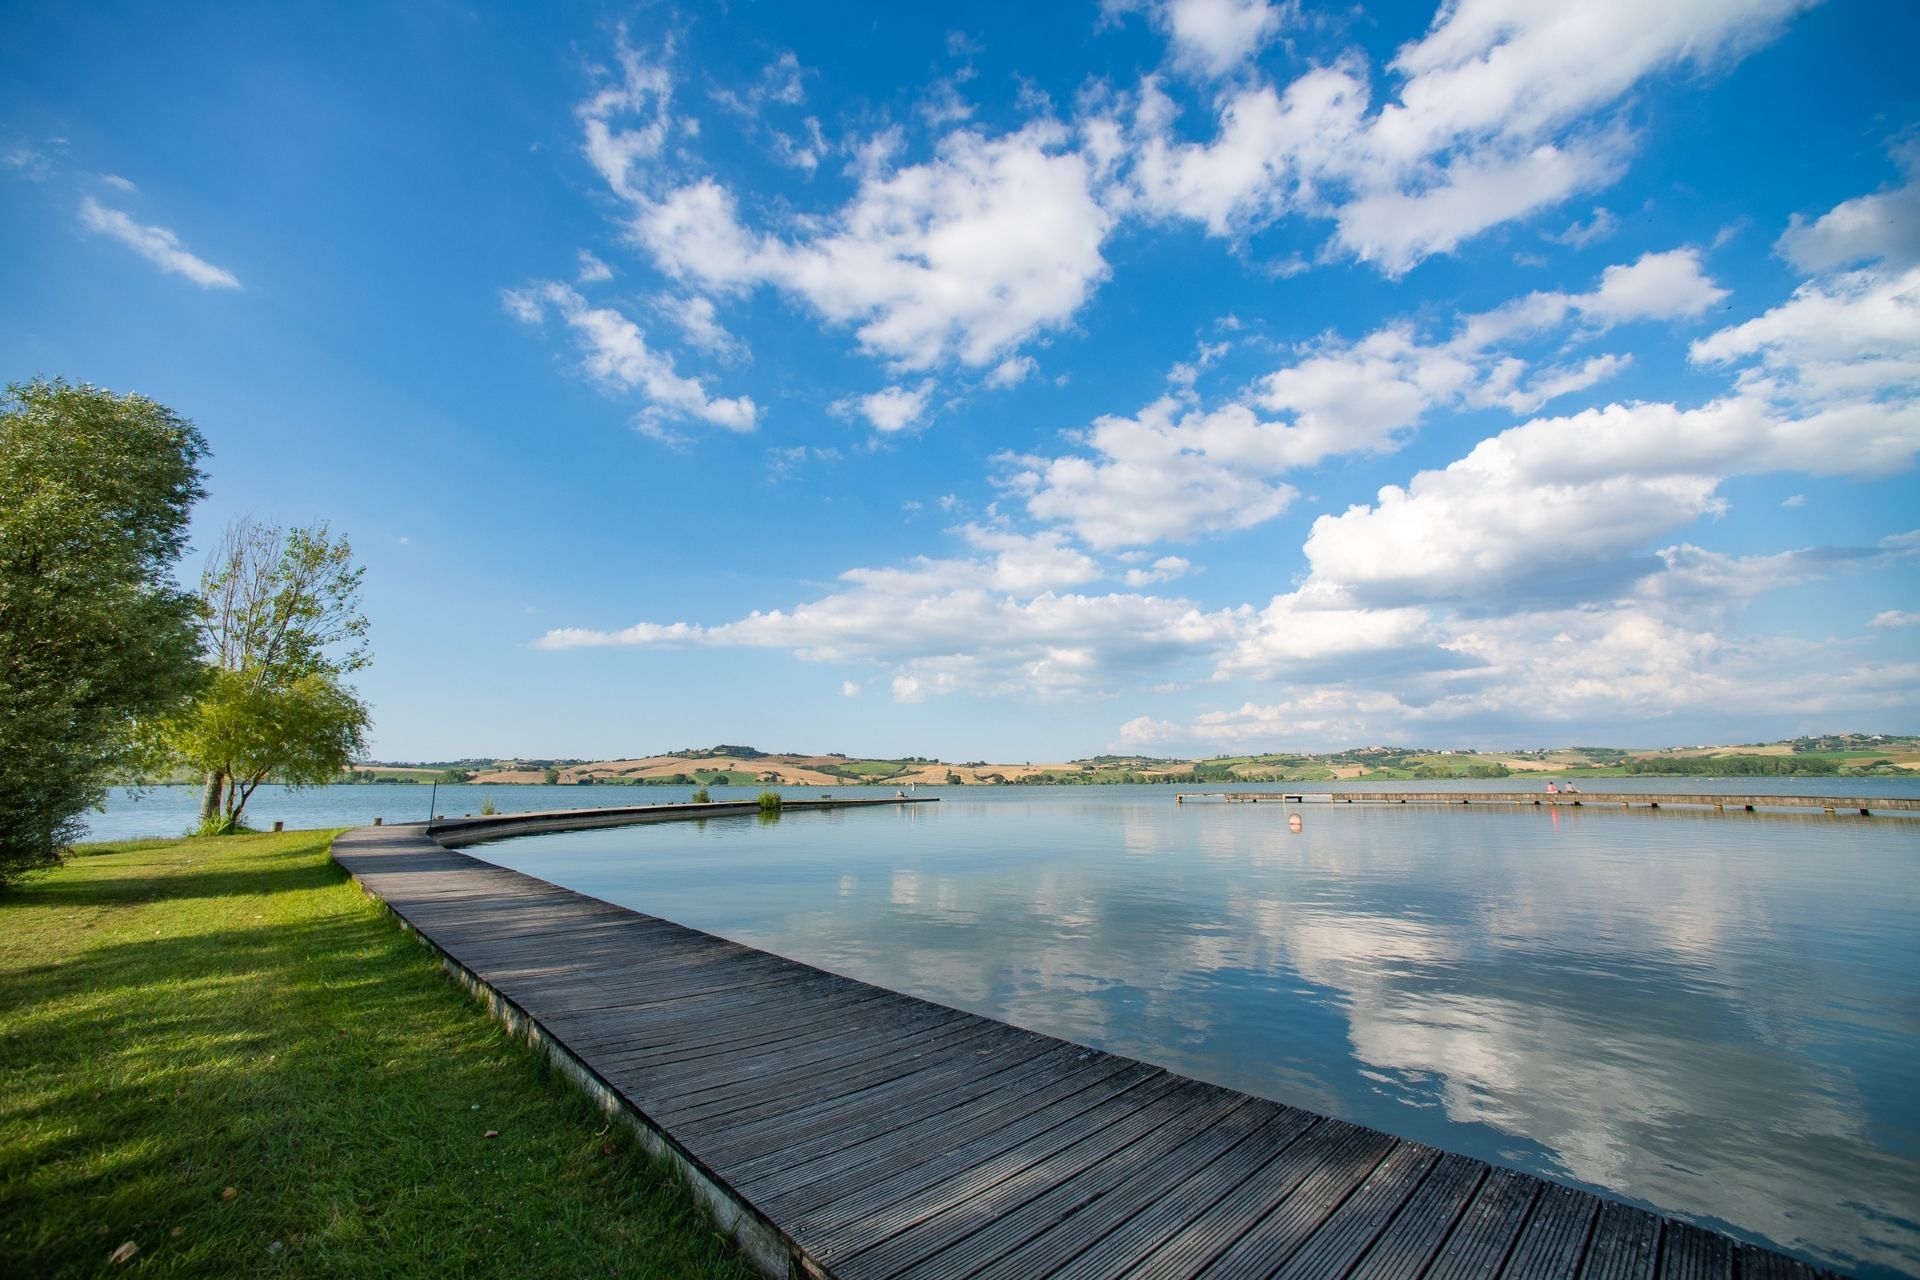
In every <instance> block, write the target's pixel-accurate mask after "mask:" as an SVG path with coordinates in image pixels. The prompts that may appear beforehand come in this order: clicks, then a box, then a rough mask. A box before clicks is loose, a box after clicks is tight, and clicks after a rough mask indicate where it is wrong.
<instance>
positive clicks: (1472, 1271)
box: [1422, 1169, 1546, 1280]
mask: <svg viewBox="0 0 1920 1280" xmlns="http://www.w3.org/2000/svg"><path fill="white" fill-rule="evenodd" d="M1545 1185H1546V1184H1545V1183H1543V1182H1541V1181H1540V1180H1539V1179H1538V1178H1529V1177H1528V1176H1527V1175H1526V1174H1524V1173H1515V1172H1514V1171H1513V1170H1511V1169H1495V1170H1494V1171H1493V1172H1492V1173H1490V1174H1488V1175H1487V1177H1486V1180H1485V1181H1484V1182H1482V1183H1481V1184H1480V1191H1479V1194H1477V1195H1475V1196H1474V1198H1473V1203H1472V1204H1469V1205H1468V1206H1467V1211H1466V1212H1465V1213H1463V1214H1461V1215H1460V1220H1459V1222H1458V1223H1456V1224H1455V1226H1454V1229H1453V1234H1452V1235H1450V1236H1448V1237H1447V1242H1446V1244H1444V1245H1442V1246H1441V1248H1440V1252H1439V1254H1438V1256H1436V1257H1435V1258H1434V1260H1433V1262H1432V1263H1431V1264H1430V1265H1429V1266H1428V1268H1427V1269H1426V1271H1424V1272H1423V1273H1422V1274H1423V1275H1426V1276H1429V1277H1432V1280H1479V1278H1480V1277H1485V1276H1490V1275H1495V1274H1497V1273H1498V1272H1499V1270H1500V1264H1501V1263H1502V1262H1504V1261H1505V1260H1506V1256H1507V1251H1508V1250H1509V1249H1511V1248H1512V1247H1513V1242H1514V1241H1515V1240H1516V1239H1518V1238H1519V1235H1520V1228H1521V1227H1522V1226H1524V1225H1525V1224H1526V1220H1527V1214H1528V1213H1529V1212H1530V1211H1531V1210H1532V1208H1533V1201H1534V1198H1535V1197H1536V1196H1538V1195H1539V1194H1540V1192H1541V1190H1542V1188H1543V1187H1544V1186H1545Z"/></svg>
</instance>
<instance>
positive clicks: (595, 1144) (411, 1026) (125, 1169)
mask: <svg viewBox="0 0 1920 1280" xmlns="http://www.w3.org/2000/svg"><path fill="white" fill-rule="evenodd" d="M332 835H333V833H332V832H310V831H300V832H290V833H287V834H285V835H261V836H231V837H226V838H224V839H201V840H165V841H143V842H138V843H127V844H116V845H101V846H93V847H91V848H89V849H87V850H85V851H84V852H83V856H80V857H77V858H75V859H73V860H72V861H70V862H69V863H68V864H67V865H66V866H65V867H62V868H60V869H59V870H57V871H54V872H52V873H50V874H48V875H45V876H43V877H39V878H36V879H34V880H31V881H29V882H28V884H27V885H26V887H24V888H22V889H18V890H15V891H13V892H11V893H7V894H0V1276H51V1275H92V1274H98V1273H101V1272H114V1273H120V1272H135V1271H151V1272H168V1273H173V1274H181V1275H188V1274H191V1275H241V1274H245V1275H254V1274H260V1275H269V1274H289V1275H327V1276H333V1275H367V1276H388V1275H420V1276H426V1275H433V1276H440V1275H449V1276H458V1275H509V1276H515V1277H519V1276H539V1275H551V1276H574V1275H587V1274H597V1275H613V1274H620V1275H657V1276H670V1275H671V1276H739V1277H749V1276H753V1275H755V1274H757V1273H755V1272H754V1271H753V1270H752V1269H751V1268H750V1267H749V1266H748V1265H747V1264H746V1262H745V1261H744V1260H743V1259H742V1257H741V1256H740V1255H739V1254H738V1252H737V1251H736V1250H735V1249H734V1247H733V1245H732V1242H731V1241H729V1240H727V1239H726V1238H725V1237H723V1236H722V1235H720V1234H719V1232H718V1231H717V1230H716V1229H715V1228H714V1227H713V1225H712V1223H711V1222H710V1221H709V1220H708V1219H707V1217H706V1216H705V1214H704V1213H703V1212H702V1211H701V1210H700V1209H699V1208H698V1207H697V1206H696V1205H695V1204H694V1203H693V1201H692V1200H691V1198H690V1197H689V1196H688V1195H687V1194H686V1192H685V1190H684V1189H683V1188H682V1187H681V1185H680V1184H679V1183H678V1182H677V1181H676V1180H675V1179H674V1177H673V1175H672V1173H671V1172H670V1171H669V1170H668V1169H667V1168H666V1167H665V1166H664V1165H661V1164H657V1163H655V1162H653V1161H652V1160H651V1159H650V1158H649V1157H648V1156H647V1155H646V1154H645V1153H644V1152H642V1151H641V1150H640V1149H639V1148H638V1146H637V1145H636V1144H635V1143H634V1142H633V1141H632V1140H631V1139H630V1138H629V1137H628V1136H627V1134H626V1133H625V1131H624V1130H623V1129H622V1128H620V1127H618V1126H610V1125H609V1124H608V1122H607V1121H606V1120H605V1119H604V1118H603V1117H602V1116H601V1115H600V1113H599V1112H598V1111H597V1110H596V1109H595V1108H594V1107H593V1106H592V1105H591V1104H590V1103H588V1102H587V1101H586V1099H584V1098H583V1097H581V1096H580V1095H579V1094H577V1093H575V1092H574V1091H573V1090H572V1089H571V1088H570V1087H569V1086H568V1085H567V1084H566V1083H565V1082H564V1081H563V1080H562V1079H561V1078H560V1077H559V1076H557V1075H553V1074H550V1073H549V1071H548V1069H547V1068H546V1066H545V1063H544V1061H543V1060H542V1059H540V1058H539V1057H538V1056H537V1055H536V1054H534V1053H533V1052H531V1051H530V1050H528V1049H526V1048H525V1047H524V1046H522V1045H520V1044H518V1043H515V1042H514V1041H512V1040H511V1039H509V1038H508V1037H507V1036H506V1034H505V1033H504V1032H503V1031H502V1030H501V1029H500V1027H499V1026H498V1025H497V1024H496V1023H494V1022H493V1021H492V1020H491V1019H490V1018H488V1017H487V1016H486V1014H485V1013H484V1012H483V1011H482V1009H481V1008H480V1006H479V1005H477V1004H475V1003H474V1002H472V1001H470V1000H469V999H468V998H467V997H466V995H465V994H464V993H463V992H462V991H461V990H460V989H459V988H457V987H455V986H454V985H453V984H452V983H451V982H450V981H448V980H447V979H446V978H445V977H444V976H442V973H441V970H440V968H439V966H438V964H437V963H436V962H435V961H434V960H433V959H432V958H431V956H430V954H429V953H428V951H427V950H426V949H425V948H423V947H422V946H420V945H419V943H418V942H416V941H414V940H413V939H412V938H411V937H410V936H408V935H406V934H404V933H402V932H401V931H400V929H399V928H398V927H397V925H395V924H394V923H393V922H392V921H391V920H390V919H389V918H387V917H386V916H385V915H384V913H383V912H382V910H381V909H380V908H379V907H378V906H376V905H375V904H374V903H373V902H372V901H371V900H369V899H368V898H366V897H365V896H364V895H362V894H361V892H360V891H359V889H358V888H356V887H355V886H354V885H353V884H352V883H351V882H350V881H349V880H348V879H347V878H346V875H345V873H344V872H342V871H341V870H340V869H339V868H338V867H336V866H334V864H333V863H332V862H331V861H330V860H329V858H328V856H327V849H328V846H329V844H330V843H331V840H332ZM490 1131H492V1132H494V1133H495V1134H497V1136H493V1137H489V1136H487V1135H488V1133H489V1132H490ZM126 1242H131V1243H132V1244H133V1245H134V1246H135V1247H136V1248H137V1250H138V1251H137V1253H135V1254H134V1256H133V1258H132V1260H131V1261H129V1262H125V1263H123V1264H119V1265H115V1264H113V1263H111V1262H110V1261H109V1257H110V1255H113V1254H114V1252H115V1251H116V1250H117V1249H120V1248H121V1246H122V1245H123V1244H124V1243H126Z"/></svg>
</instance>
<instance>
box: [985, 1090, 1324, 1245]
mask: <svg viewBox="0 0 1920 1280" xmlns="http://www.w3.org/2000/svg"><path fill="white" fill-rule="evenodd" d="M1285 1110H1287V1109H1286V1108H1283V1107H1281V1106H1280V1105H1279V1104H1278V1103H1273V1102H1267V1101H1265V1100H1263V1099H1259V1098H1249V1099H1247V1100H1246V1102H1245V1105H1243V1106H1240V1107H1237V1108H1235V1109H1234V1110H1232V1111H1230V1112H1228V1113H1227V1114H1226V1115H1224V1116H1222V1117H1221V1118H1220V1119H1219V1121H1217V1122H1216V1123H1214V1124H1210V1125H1208V1126H1206V1127H1205V1128H1204V1129H1201V1130H1200V1131H1199V1132H1198V1133H1196V1134H1194V1135H1193V1136H1191V1137H1189V1138H1186V1139H1185V1140H1183V1141H1181V1142H1180V1143H1179V1144H1178V1145H1177V1146H1175V1147H1174V1148H1173V1149H1172V1150H1170V1151H1168V1152H1167V1153H1166V1154H1165V1155H1164V1156H1162V1157H1161V1158H1160V1159H1157V1160H1154V1161H1152V1162H1151V1163H1146V1164H1143V1165H1141V1167H1139V1168H1137V1169H1135V1170H1133V1171H1132V1172H1130V1173H1129V1174H1127V1176H1126V1177H1124V1178H1123V1179H1121V1180H1120V1182H1118V1183H1117V1184H1116V1185H1114V1186H1113V1187H1112V1188H1111V1189H1110V1190H1107V1191H1106V1192H1104V1193H1103V1194H1102V1195H1100V1197H1099V1198H1098V1199H1096V1200H1094V1201H1092V1202H1091V1203H1089V1204H1086V1205H1084V1206H1081V1207H1079V1208H1077V1209H1076V1210H1075V1211H1074V1213H1073V1214H1072V1215H1071V1216H1068V1217H1064V1218H1062V1219H1061V1220H1060V1221H1059V1222H1057V1223H1055V1224H1054V1225H1052V1226H1050V1227H1048V1228H1047V1229H1046V1230H1044V1231H1042V1232H1041V1233H1039V1234H1038V1235H1035V1236H1033V1237H1032V1238H1031V1239H1029V1240H1028V1241H1027V1242H1026V1243H1025V1244H1023V1245H1021V1246H1020V1247H1019V1248H1017V1249H1013V1250H1009V1251H1008V1252H1007V1253H1005V1254H1002V1255H1001V1256H1000V1257H999V1258H996V1259H995V1260H994V1261H993V1262H992V1263H991V1264H990V1265H988V1266H986V1267H984V1268H982V1269H981V1270H980V1271H978V1272H977V1273H975V1275H974V1280H1026V1278H1027V1277H1029V1276H1036V1275H1049V1276H1059V1275H1064V1274H1066V1273H1067V1270H1068V1268H1069V1267H1070V1266H1071V1264H1073V1263H1075V1262H1077V1261H1079V1260H1080V1259H1083V1258H1085V1257H1086V1256H1087V1255H1088V1254H1089V1253H1090V1252H1091V1251H1093V1250H1096V1249H1099V1248H1102V1247H1106V1246H1117V1248H1118V1250H1119V1253H1118V1254H1116V1256H1122V1255H1124V1256H1135V1255H1137V1254H1138V1253H1139V1252H1140V1251H1141V1249H1140V1245H1139V1241H1140V1240H1141V1239H1143V1238H1145V1234H1146V1233H1147V1232H1150V1231H1152V1230H1153V1227H1152V1224H1151V1223H1150V1222H1148V1221H1147V1219H1148V1218H1149V1217H1150V1215H1152V1214H1153V1213H1154V1211H1155V1210H1157V1209H1159V1208H1161V1207H1162V1206H1164V1205H1165V1204H1166V1203H1167V1202H1168V1201H1169V1200H1170V1199H1172V1198H1175V1197H1177V1196H1179V1195H1180V1193H1181V1192H1183V1191H1186V1190H1188V1189H1189V1188H1192V1187H1194V1186H1195V1185H1196V1184H1206V1185H1210V1186H1213V1187H1217V1188H1218V1192H1217V1194H1221V1195H1224V1194H1226V1192H1227V1191H1229V1190H1231V1189H1232V1188H1233V1187H1234V1186H1236V1185H1238V1183H1239V1182H1240V1181H1241V1180H1242V1179H1244V1178H1245V1176H1246V1175H1247V1174H1248V1173H1250V1172H1252V1170H1253V1169H1254V1168H1256V1167H1258V1164H1259V1163H1260V1162H1261V1161H1260V1159H1259V1156H1260V1154H1262V1153H1264V1154H1267V1155H1270V1154H1271V1152H1272V1150H1273V1148H1272V1146H1271V1145H1270V1143H1269V1142H1268V1141H1266V1140H1265V1139H1267V1138H1268V1137H1269V1133H1268V1132H1267V1131H1265V1130H1266V1126H1268V1125H1270V1124H1271V1123H1272V1122H1273V1121H1274V1119H1275V1118H1276V1117H1278V1116H1279V1115H1280V1114H1281V1113H1282V1112H1283V1111H1285ZM1300 1121H1301V1123H1302V1124H1303V1125H1304V1124H1305V1121H1306V1117H1305V1116H1301V1117H1300ZM1256 1135H1259V1137H1260V1138H1261V1139H1262V1140H1260V1141H1250V1140H1252V1139H1254V1138H1255V1136H1256ZM1249 1146H1251V1147H1253V1148H1254V1151H1255V1154H1254V1157H1253V1158H1252V1159H1248V1158H1247V1157H1246V1156H1244V1155H1240V1157H1239V1158H1238V1159H1236V1158H1235V1157H1236V1155H1237V1154H1239V1153H1241V1152H1242V1151H1243V1150H1245V1149H1246V1148H1248V1147H1249ZM1169 1229H1170V1228H1169ZM1129 1234H1131V1239H1128V1238H1126V1237H1127V1236H1128V1235H1129ZM1096 1265H1099V1266H1100V1269H1099V1270H1098V1271H1097V1272H1096V1274H1106V1273H1107V1272H1109V1271H1111V1270H1112V1269H1113V1268H1112V1263H1111V1262H1108V1263H1105V1264H1096Z"/></svg>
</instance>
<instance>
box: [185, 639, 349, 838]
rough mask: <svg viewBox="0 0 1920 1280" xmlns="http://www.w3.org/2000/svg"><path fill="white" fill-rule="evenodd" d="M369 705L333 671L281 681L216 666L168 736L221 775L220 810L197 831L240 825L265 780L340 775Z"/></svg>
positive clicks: (291, 781) (292, 782)
mask: <svg viewBox="0 0 1920 1280" xmlns="http://www.w3.org/2000/svg"><path fill="white" fill-rule="evenodd" d="M367 722H368V718H367V708H366V705H365V704H364V703H362V702H361V701H360V700H359V699H358V698H356V697H355V696H354V694H353V691H352V690H351V689H349V688H347V687H346V686H345V685H344V684H342V683H340V681H339V680H338V679H337V678H336V677H334V676H331V675H328V674H325V673H321V672H310V673H308V674H306V675H303V676H300V677H298V678H297V679H294V680H292V681H289V682H285V683H277V682H271V681H262V680H257V679H254V678H253V677H252V675H251V674H250V673H248V672H246V671H221V672H217V673H215V675H214V678H213V683H212V685H211V687H209V688H208V689H207V691H206V692H205V693H203V694H202V695H201V696H200V698H199V700H198V701H197V702H196V703H195V704H194V705H193V707H192V708H191V709H190V710H189V711H188V712H187V713H186V714H185V715H182V716H180V717H179V718H178V719H177V721H176V722H175V724H174V727H173V729H172V731H171V733H170V735H169V737H170V741H171V743H172V745H173V749H174V751H175V752H176V753H177V754H178V755H179V756H180V757H181V758H182V759H185V760H187V761H190V762H191V763H193V764H194V765H196V766H198V767H199V768H202V769H205V770H207V771H208V772H210V773H216V774H218V775H219V776H220V777H221V778H223V779H225V782H226V785H225V796H224V803H223V808H222V810H221V812H219V813H218V814H215V815H212V820H211V821H208V819H206V818H203V819H202V829H203V830H206V831H211V832H219V833H222V834H224V833H229V832H233V831H238V830H240V829H241V825H240V815H241V814H242V813H244V812H245V811H246V807H247V801H248V800H250V799H252V797H253V793H254V790H255V788H257V787H258V786H259V785H260V784H261V783H262V782H265V781H267V780H268V779H269V778H271V779H273V780H275V781H277V782H284V783H286V784H287V785H288V786H291V787H310V786H318V785H319V784H321V783H324V782H331V781H333V780H334V779H336V778H338V777H339V776H340V767H341V765H342V764H343V763H344V762H346V761H347V760H350V759H352V758H353V757H354V756H356V755H358V754H360V753H362V752H364V751H365V750H366V745H367V744H366V729H367Z"/></svg>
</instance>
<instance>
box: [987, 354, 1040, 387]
mask: <svg viewBox="0 0 1920 1280" xmlns="http://www.w3.org/2000/svg"><path fill="white" fill-rule="evenodd" d="M1039 367H1040V366H1039V365H1038V363H1036V362H1035V360H1034V358H1033V357H1032V356H1008V357H1007V358H1006V359H1005V360H1002V361H1001V362H1000V363H999V364H997V365H995V366H994V367H993V372H991V373H989V374H988V375H987V385H988V386H989V387H993V388H995V389H996V390H1004V389H1005V388H1007V387H1017V386H1019V385H1020V384H1021V383H1023V382H1025V381H1026V380H1027V379H1028V378H1029V377H1031V376H1032V375H1033V371H1034V370H1035V369H1037V368H1039Z"/></svg>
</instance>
